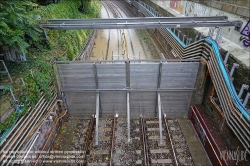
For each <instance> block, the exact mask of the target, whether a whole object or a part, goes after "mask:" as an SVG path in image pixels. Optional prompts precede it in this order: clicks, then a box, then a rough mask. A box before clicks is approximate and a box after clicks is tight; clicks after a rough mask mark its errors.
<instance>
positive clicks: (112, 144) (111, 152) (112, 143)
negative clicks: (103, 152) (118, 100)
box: [109, 116, 117, 166]
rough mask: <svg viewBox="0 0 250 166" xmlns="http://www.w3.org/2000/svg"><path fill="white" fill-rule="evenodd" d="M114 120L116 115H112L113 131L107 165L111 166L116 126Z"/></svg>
mask: <svg viewBox="0 0 250 166" xmlns="http://www.w3.org/2000/svg"><path fill="white" fill-rule="evenodd" d="M116 120H117V117H116V116H114V121H113V131H112V140H111V149H110V159H109V165H110V166H112V162H113V155H114V154H113V153H114V149H115V126H116Z"/></svg>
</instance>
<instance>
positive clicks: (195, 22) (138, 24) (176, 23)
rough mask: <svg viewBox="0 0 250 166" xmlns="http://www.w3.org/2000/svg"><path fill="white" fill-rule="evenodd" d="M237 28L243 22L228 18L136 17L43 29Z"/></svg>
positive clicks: (51, 22) (54, 24) (66, 22)
mask: <svg viewBox="0 0 250 166" xmlns="http://www.w3.org/2000/svg"><path fill="white" fill-rule="evenodd" d="M218 26H235V29H236V30H240V28H241V26H242V22H241V21H229V20H228V17H227V16H212V17H143V18H141V17H134V18H119V19H117V18H110V19H66V20H48V23H44V24H41V27H42V28H47V29H52V30H77V29H140V28H148V29H149V28H190V27H218Z"/></svg>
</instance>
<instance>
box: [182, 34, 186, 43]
mask: <svg viewBox="0 0 250 166" xmlns="http://www.w3.org/2000/svg"><path fill="white" fill-rule="evenodd" d="M185 38H186V35H183V36H182V41H183V43H185Z"/></svg>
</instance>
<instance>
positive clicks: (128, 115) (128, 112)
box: [127, 92, 130, 142]
mask: <svg viewBox="0 0 250 166" xmlns="http://www.w3.org/2000/svg"><path fill="white" fill-rule="evenodd" d="M127 121H128V122H127V123H128V142H130V104H129V92H127Z"/></svg>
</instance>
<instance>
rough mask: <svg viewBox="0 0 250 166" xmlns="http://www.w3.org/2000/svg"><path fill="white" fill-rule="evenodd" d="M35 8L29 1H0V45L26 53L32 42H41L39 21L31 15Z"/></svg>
mask: <svg viewBox="0 0 250 166" xmlns="http://www.w3.org/2000/svg"><path fill="white" fill-rule="evenodd" d="M35 6H37V4H34V3H32V2H29V1H17V0H12V1H3V2H2V1H0V36H1V37H0V45H9V46H11V47H12V48H14V49H15V50H21V51H22V52H26V51H27V48H28V47H29V46H30V45H31V44H34V43H32V41H39V37H40V32H41V30H40V29H39V28H38V26H37V24H38V21H36V19H34V18H33V17H32V16H31V15H30V14H29V11H30V10H31V9H32V8H33V7H35ZM26 37H27V38H30V39H31V40H26V39H25V38H26Z"/></svg>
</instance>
